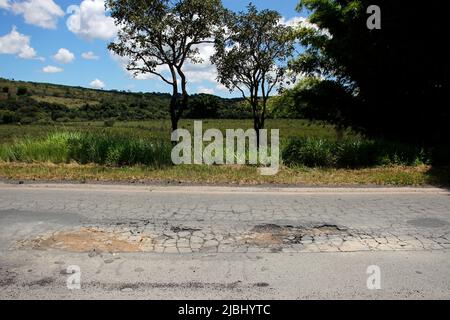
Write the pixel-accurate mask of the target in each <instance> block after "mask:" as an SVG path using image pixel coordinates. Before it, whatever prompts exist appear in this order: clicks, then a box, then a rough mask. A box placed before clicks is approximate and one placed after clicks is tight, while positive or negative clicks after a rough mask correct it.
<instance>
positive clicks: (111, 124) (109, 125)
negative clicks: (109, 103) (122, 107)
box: [103, 119, 116, 128]
mask: <svg viewBox="0 0 450 320" xmlns="http://www.w3.org/2000/svg"><path fill="white" fill-rule="evenodd" d="M115 123H116V122H115V121H114V120H113V119H109V120H106V121H105V122H104V123H103V125H104V126H105V127H108V128H112V127H114V124H115Z"/></svg>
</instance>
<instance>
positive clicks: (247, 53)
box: [212, 4, 293, 131]
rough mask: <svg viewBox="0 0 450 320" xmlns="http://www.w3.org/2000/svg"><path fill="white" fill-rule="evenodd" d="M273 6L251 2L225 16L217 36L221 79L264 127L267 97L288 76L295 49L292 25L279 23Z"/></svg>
mask: <svg viewBox="0 0 450 320" xmlns="http://www.w3.org/2000/svg"><path fill="white" fill-rule="evenodd" d="M280 20H281V16H280V14H279V13H278V12H276V11H272V10H262V11H258V10H257V9H256V7H255V6H254V5H252V4H250V5H249V6H248V7H247V11H246V12H239V13H231V12H228V14H227V15H226V17H225V26H226V29H225V30H223V31H224V32H218V33H217V34H216V38H215V48H216V53H215V54H214V56H213V57H212V62H213V63H214V64H215V65H216V66H217V71H218V80H219V82H220V83H221V84H222V85H224V86H225V87H227V88H228V89H229V90H230V91H232V90H235V89H236V90H238V91H240V93H241V94H242V96H243V97H244V98H245V99H246V100H247V101H248V103H249V104H250V106H251V108H252V114H253V119H254V128H255V130H257V131H258V130H259V129H262V128H264V121H265V116H266V106H267V101H268V99H269V97H270V95H271V93H273V91H274V89H277V88H278V87H280V86H281V85H282V83H283V80H284V79H285V77H286V69H287V60H288V58H289V57H290V56H291V53H292V51H293V43H292V41H291V40H290V39H289V38H288V34H289V32H290V31H291V29H290V27H287V26H285V25H282V24H281V23H280Z"/></svg>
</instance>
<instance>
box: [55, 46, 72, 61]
mask: <svg viewBox="0 0 450 320" xmlns="http://www.w3.org/2000/svg"><path fill="white" fill-rule="evenodd" d="M53 59H55V61H56V62H59V63H71V62H72V61H73V60H75V55H74V54H73V53H72V52H70V51H69V50H67V49H66V48H61V49H59V50H58V52H57V53H56V54H55V55H54V56H53Z"/></svg>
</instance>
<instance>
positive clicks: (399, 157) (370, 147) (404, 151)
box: [282, 138, 431, 168]
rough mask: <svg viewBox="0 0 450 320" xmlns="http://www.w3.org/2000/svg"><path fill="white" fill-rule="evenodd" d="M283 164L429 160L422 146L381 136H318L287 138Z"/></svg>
mask: <svg viewBox="0 0 450 320" xmlns="http://www.w3.org/2000/svg"><path fill="white" fill-rule="evenodd" d="M282 156H283V161H284V163H285V164H286V165H289V166H295V165H301V166H307V167H345V168H356V167H370V166H380V165H419V164H423V163H430V159H431V156H430V154H429V153H428V152H425V151H424V149H422V148H419V147H415V146H408V145H403V144H399V143H393V142H386V141H381V140H343V141H330V140H327V139H322V138H299V139H292V140H290V141H289V142H288V143H287V144H286V146H285V148H284V149H283V151H282Z"/></svg>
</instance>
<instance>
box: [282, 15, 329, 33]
mask: <svg viewBox="0 0 450 320" xmlns="http://www.w3.org/2000/svg"><path fill="white" fill-rule="evenodd" d="M280 24H284V25H286V26H288V27H303V28H309V29H314V30H317V31H319V30H320V31H321V32H322V34H324V35H326V36H328V37H331V34H330V32H329V31H328V30H327V29H320V28H319V26H318V25H316V24H314V23H311V22H309V20H308V18H305V17H292V18H290V19H286V18H285V17H282V18H281V21H280Z"/></svg>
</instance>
